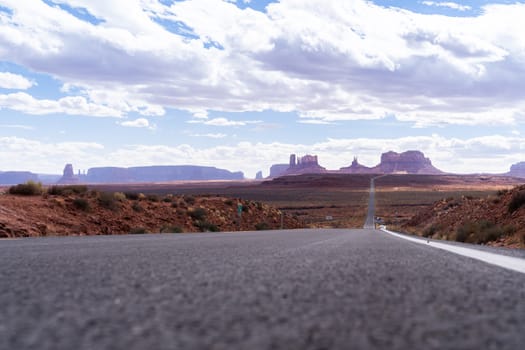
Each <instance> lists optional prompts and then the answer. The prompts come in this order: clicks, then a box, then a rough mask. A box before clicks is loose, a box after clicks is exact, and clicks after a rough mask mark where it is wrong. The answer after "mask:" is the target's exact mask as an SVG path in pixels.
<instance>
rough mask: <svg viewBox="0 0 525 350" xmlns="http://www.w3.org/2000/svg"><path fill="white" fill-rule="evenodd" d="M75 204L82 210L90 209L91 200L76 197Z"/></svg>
mask: <svg viewBox="0 0 525 350" xmlns="http://www.w3.org/2000/svg"><path fill="white" fill-rule="evenodd" d="M73 206H74V207H75V208H77V209H79V210H82V211H89V209H90V207H89V202H88V201H87V200H86V199H84V198H75V199H74V200H73Z"/></svg>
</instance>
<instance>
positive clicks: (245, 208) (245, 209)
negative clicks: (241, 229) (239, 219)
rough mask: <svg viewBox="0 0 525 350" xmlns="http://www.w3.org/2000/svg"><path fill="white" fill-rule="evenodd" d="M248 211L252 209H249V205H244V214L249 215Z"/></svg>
mask: <svg viewBox="0 0 525 350" xmlns="http://www.w3.org/2000/svg"><path fill="white" fill-rule="evenodd" d="M248 210H250V208H249V207H248V205H247V204H243V206H242V212H243V213H247V212H248Z"/></svg>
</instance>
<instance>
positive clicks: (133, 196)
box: [124, 192, 139, 201]
mask: <svg viewBox="0 0 525 350" xmlns="http://www.w3.org/2000/svg"><path fill="white" fill-rule="evenodd" d="M124 195H125V196H126V198H127V199H129V200H132V201H136V200H138V199H139V194H138V193H137V192H124Z"/></svg>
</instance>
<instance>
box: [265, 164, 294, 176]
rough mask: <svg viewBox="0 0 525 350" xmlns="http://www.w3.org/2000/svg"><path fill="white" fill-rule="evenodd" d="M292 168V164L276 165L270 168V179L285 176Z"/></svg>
mask: <svg viewBox="0 0 525 350" xmlns="http://www.w3.org/2000/svg"><path fill="white" fill-rule="evenodd" d="M289 167H290V164H274V165H272V166H271V167H270V176H269V177H270V178H275V177H279V176H281V175H283V174H284V173H285V172H286V170H288V168H289Z"/></svg>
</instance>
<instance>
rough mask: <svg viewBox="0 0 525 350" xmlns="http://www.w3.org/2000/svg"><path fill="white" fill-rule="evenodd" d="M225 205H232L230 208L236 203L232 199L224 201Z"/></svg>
mask: <svg viewBox="0 0 525 350" xmlns="http://www.w3.org/2000/svg"><path fill="white" fill-rule="evenodd" d="M224 204H226V205H230V206H231V205H233V204H234V202H233V200H231V199H226V200H225V201H224Z"/></svg>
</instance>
